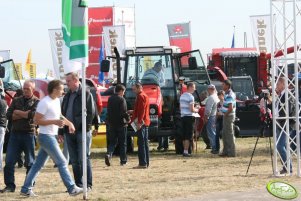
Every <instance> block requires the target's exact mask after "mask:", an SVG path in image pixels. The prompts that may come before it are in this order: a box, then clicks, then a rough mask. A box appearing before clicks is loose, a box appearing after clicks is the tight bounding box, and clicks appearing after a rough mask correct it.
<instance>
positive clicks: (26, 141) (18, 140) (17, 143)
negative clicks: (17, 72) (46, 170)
mask: <svg viewBox="0 0 301 201" xmlns="http://www.w3.org/2000/svg"><path fill="white" fill-rule="evenodd" d="M34 88H35V82H34V81H31V80H26V81H25V82H24V84H23V96H21V97H18V98H16V99H14V100H13V102H12V103H11V105H10V107H9V108H8V110H7V113H6V116H7V118H8V119H10V120H11V121H12V131H11V135H10V138H9V142H8V145H7V151H6V159H5V167H4V183H5V185H6V187H5V188H4V189H2V190H1V191H0V192H1V193H5V192H15V189H16V185H15V164H16V163H17V161H18V159H19V157H20V154H21V152H22V151H24V153H25V161H27V164H26V169H27V171H26V173H28V172H29V170H30V168H31V166H32V164H33V162H34V159H35V154H34V147H35V141H34V135H35V130H36V128H35V125H34V124H33V116H34V114H35V111H36V107H37V104H38V102H39V100H38V98H37V97H35V96H34V95H33V92H34Z"/></svg>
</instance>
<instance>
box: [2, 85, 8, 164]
mask: <svg viewBox="0 0 301 201" xmlns="http://www.w3.org/2000/svg"><path fill="white" fill-rule="evenodd" d="M2 91H3V88H2V87H0V92H2ZM6 109H7V104H6V101H5V100H4V96H3V95H2V94H1V98H0V170H2V161H3V144H4V136H5V130H6V123H7V119H6Z"/></svg>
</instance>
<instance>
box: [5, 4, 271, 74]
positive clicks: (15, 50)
mask: <svg viewBox="0 0 301 201" xmlns="http://www.w3.org/2000/svg"><path fill="white" fill-rule="evenodd" d="M89 5H90V6H91V7H102V6H112V5H115V6H125V7H135V11H136V42H137V46H145V45H147V46H149V45H168V44H169V40H168V34H167V28H166V24H172V23H178V22H187V21H190V22H191V32H192V33H191V34H192V46H193V49H200V50H201V51H202V54H203V57H204V60H207V58H206V55H207V53H210V52H211V50H212V48H219V47H230V46H231V40H232V34H233V26H234V25H235V27H236V28H235V30H236V31H235V33H236V47H242V46H243V41H244V39H243V35H244V32H246V33H247V36H248V46H253V42H252V36H251V28H250V19H249V16H250V15H262V14H268V13H269V12H270V1H269V0H186V1H183V0H182V1H180V0H151V1H147V0H115V1H111V0H90V1H89ZM0 8H1V11H0V22H1V34H0V50H5V49H9V50H11V57H12V58H13V59H14V61H15V62H21V63H25V61H26V57H27V53H28V51H29V49H32V62H33V63H37V71H38V74H41V73H44V74H45V73H46V72H47V69H48V68H52V56H51V49H50V41H49V36H48V29H51V28H59V27H60V26H61V0H0Z"/></svg>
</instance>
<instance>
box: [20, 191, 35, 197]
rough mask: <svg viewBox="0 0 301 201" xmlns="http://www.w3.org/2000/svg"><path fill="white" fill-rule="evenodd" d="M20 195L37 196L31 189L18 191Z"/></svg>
mask: <svg viewBox="0 0 301 201" xmlns="http://www.w3.org/2000/svg"><path fill="white" fill-rule="evenodd" d="M20 195H21V196H24V197H37V195H36V194H34V192H33V191H32V190H29V191H28V192H27V193H23V192H20Z"/></svg>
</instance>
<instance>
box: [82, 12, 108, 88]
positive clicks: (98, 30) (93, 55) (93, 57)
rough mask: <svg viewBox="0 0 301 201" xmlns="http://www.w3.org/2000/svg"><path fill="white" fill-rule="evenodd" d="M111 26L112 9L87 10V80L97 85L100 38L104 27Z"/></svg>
mask: <svg viewBox="0 0 301 201" xmlns="http://www.w3.org/2000/svg"><path fill="white" fill-rule="evenodd" d="M112 25H113V7H96V8H89V9H88V27H89V66H88V68H87V78H90V79H93V80H94V81H95V82H96V83H98V75H99V70H100V64H99V52H100V47H101V45H102V44H101V37H102V33H103V27H104V26H112Z"/></svg>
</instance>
